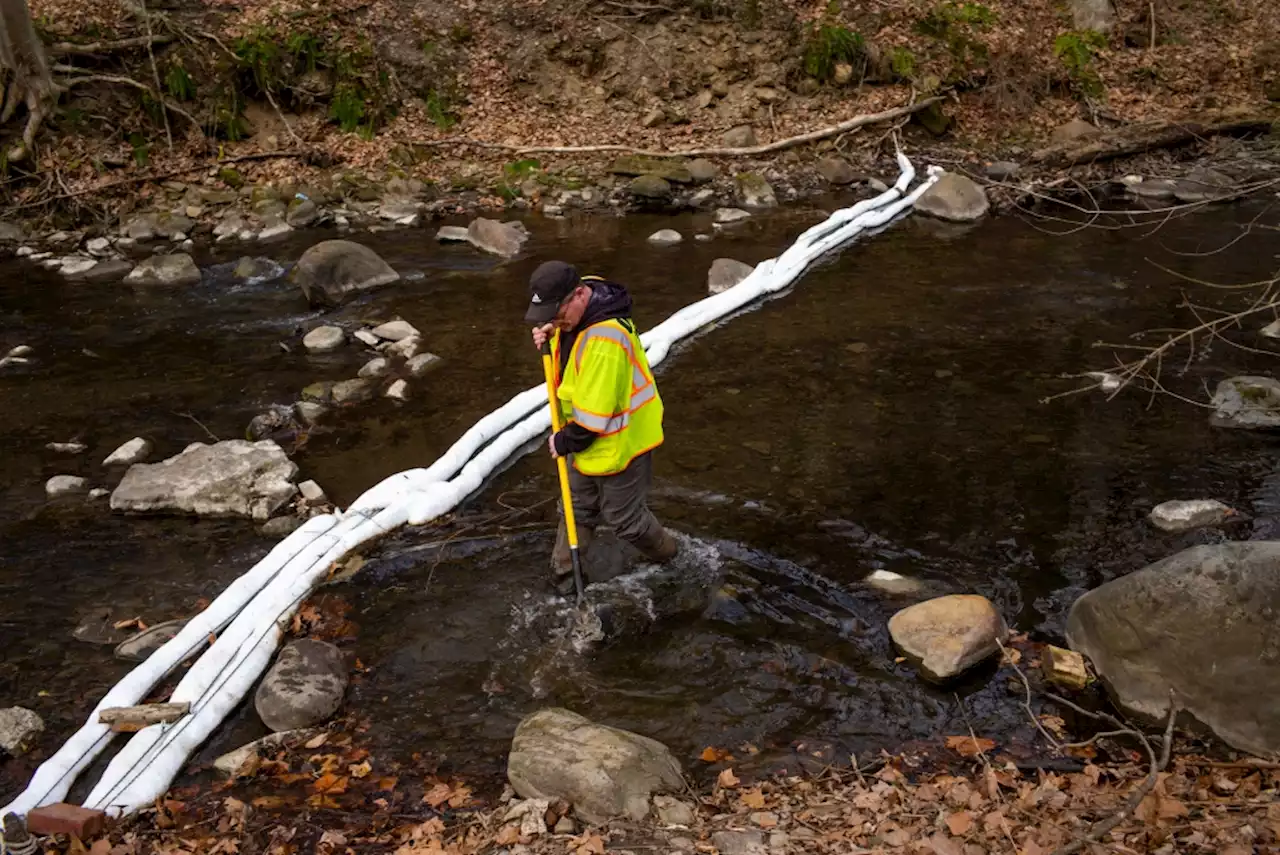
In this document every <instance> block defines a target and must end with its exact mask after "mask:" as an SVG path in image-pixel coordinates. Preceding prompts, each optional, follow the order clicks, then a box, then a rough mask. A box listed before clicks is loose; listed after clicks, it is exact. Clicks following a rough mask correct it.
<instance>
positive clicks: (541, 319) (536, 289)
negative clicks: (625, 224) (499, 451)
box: [525, 261, 677, 594]
mask: <svg viewBox="0 0 1280 855" xmlns="http://www.w3.org/2000/svg"><path fill="white" fill-rule="evenodd" d="M529 291H530V295H531V299H530V303H529V310H528V312H527V313H526V314H525V320H526V321H527V322H528V323H530V324H532V325H533V343H534V346H535V347H537V348H538V349H539V350H541V349H542V344H543V342H545V341H547V340H548V339H549V338H550V339H551V342H552V361H553V364H554V365H555V366H556V378H557V397H558V400H559V403H560V407H561V413H562V414H563V419H564V427H563V429H561V430H560V431H558V432H556V433H553V434H552V435H551V438H550V440H548V447H549V449H550V451H551V456H552V457H564V456H568V458H569V462H570V463H571V464H572V465H571V466H570V467H569V490H570V492H571V493H572V495H573V513H574V518H575V520H576V522H577V526H578V549H579V553H580V554H582V555H585V554H586V550H587V546H588V545H589V544H590V543H591V536H592V533H593V531H594V529H595V526H596V524H597V523H598V522H604V523H606V524H607V525H611V526H613V527H614V529H615V531H617V533H618V537H620V538H622V539H623V540H625V541H627V542H628V543H630V544H631V545H633V546H634V547H635V548H636V549H638V550H640V552H641V554H643V555H644V556H645V557H646V558H648V559H649V560H650V561H654V562H658V563H664V562H667V561H669V560H671V559H672V558H673V557H674V556H675V554H676V551H677V546H676V541H675V539H674V538H673V537H672V536H671V535H670V534H669V533H668V532H667V531H666V529H664V528H663V527H662V524H661V523H660V522H658V520H657V518H655V517H654V515H653V513H652V512H651V511H650V510H649V507H648V504H647V503H646V500H647V497H648V493H649V484H650V482H651V480H652V477H653V449H655V448H657V447H658V446H659V445H661V444H662V439H663V434H662V412H663V411H662V399H661V398H660V397H658V386H657V383H656V381H655V380H654V378H653V372H652V371H650V369H649V360H648V358H647V357H646V355H645V352H644V348H643V347H642V346H641V345H640V336H639V335H638V334H637V333H636V328H635V324H634V323H633V322H632V320H631V295H630V294H628V293H627V289H626V288H623V287H622V286H621V285H618V284H616V283H613V282H607V281H605V280H604V279H601V278H600V277H599V276H579V275H578V271H577V270H576V269H575V268H574V267H573V265H571V264H566V263H565V262H563V261H548V262H545V263H543V264H542V265H540V266H539V267H538V269H537V270H535V271H534V272H533V276H532V277H530V279H529ZM555 330H559V331H560V335H559V336H558V338H552V333H553V332H554V331H555ZM551 567H552V573H553V576H554V579H553V582H554V585H555V587H556V590H557V591H559V592H560V593H565V594H567V593H569V592H571V591H572V590H573V568H572V565H571V563H570V555H569V542H568V536H567V534H566V531H565V524H564V520H563V519H561V521H560V531H559V533H558V534H557V536H556V546H555V550H554V552H553V553H552V556H551Z"/></svg>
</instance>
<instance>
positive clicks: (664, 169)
mask: <svg viewBox="0 0 1280 855" xmlns="http://www.w3.org/2000/svg"><path fill="white" fill-rule="evenodd" d="M609 171H610V172H612V173H613V174H614V175H629V176H637V175H656V176H658V177H659V178H661V179H663V180H665V181H669V182H671V183H672V184H691V183H693V175H692V173H691V172H690V170H689V167H687V166H686V165H685V164H683V163H681V162H679V161H677V160H669V159H667V158H657V157H644V156H642V155H637V154H624V155H622V156H621V157H619V158H618V159H617V160H615V161H614V162H613V165H612V166H610V167H609Z"/></svg>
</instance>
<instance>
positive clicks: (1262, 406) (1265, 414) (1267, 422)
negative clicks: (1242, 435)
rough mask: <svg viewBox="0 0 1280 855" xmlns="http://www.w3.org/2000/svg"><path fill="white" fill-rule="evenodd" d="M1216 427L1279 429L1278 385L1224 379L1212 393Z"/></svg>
mask: <svg viewBox="0 0 1280 855" xmlns="http://www.w3.org/2000/svg"><path fill="white" fill-rule="evenodd" d="M1209 403H1210V404H1212V405H1213V414H1212V415H1211V416H1209V423H1210V424H1212V425H1214V426H1216V427H1230V428H1251V429H1253V430H1271V429H1275V428H1280V381H1277V380H1274V379H1273V378H1271V377H1250V376H1242V377H1228V378H1227V379H1226V380H1223V381H1222V382H1221V383H1219V384H1218V388H1217V389H1215V390H1214V392H1213V399H1212V400H1211V401H1210V402H1209Z"/></svg>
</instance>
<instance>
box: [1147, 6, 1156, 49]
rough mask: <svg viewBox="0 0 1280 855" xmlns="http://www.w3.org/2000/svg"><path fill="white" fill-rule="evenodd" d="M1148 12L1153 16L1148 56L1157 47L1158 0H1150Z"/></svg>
mask: <svg viewBox="0 0 1280 855" xmlns="http://www.w3.org/2000/svg"><path fill="white" fill-rule="evenodd" d="M1147 13H1148V14H1149V15H1150V16H1151V41H1149V42H1147V56H1148V57H1150V56H1151V54H1152V52H1154V51H1155V49H1156V0H1149V2H1148V3H1147Z"/></svg>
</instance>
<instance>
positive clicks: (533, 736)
mask: <svg viewBox="0 0 1280 855" xmlns="http://www.w3.org/2000/svg"><path fill="white" fill-rule="evenodd" d="M507 779H508V780H509V781H510V782H511V786H512V787H513V788H514V789H515V791H516V793H517V794H518V795H520V796H521V797H523V798H526V799H550V800H555V799H564V800H566V801H568V802H569V803H570V804H571V805H573V808H574V810H575V811H576V812H577V814H578V816H580V817H581V818H582V819H584V820H586V821H588V822H605V821H606V820H609V819H612V818H615V817H620V816H621V817H627V818H629V819H632V820H637V821H638V820H642V819H644V818H645V817H646V816H648V815H649V798H650V796H652V795H654V794H655V793H672V792H681V791H683V790H684V789H685V787H686V784H685V781H684V776H683V773H682V771H681V769H680V763H679V762H678V761H677V760H676V758H675V757H674V756H672V754H671V751H670V750H669V749H668V748H667V747H666V746H665V745H663V744H662V743H661V742H658V741H657V740H654V739H650V738H648V737H646V736H640V735H639V734H636V733H631V732H629V731H626V730H620V729H618V728H615V727H608V726H607V725H602V724H595V723H593V722H591V721H590V720H588V719H586V718H583V717H582V716H580V715H578V714H577V713H573V712H570V711H569V710H566V709H559V708H552V709H545V710H539V711H538V712H536V713H534V714H532V715H530V716H528V717H526V718H525V719H524V720H523V721H521V722H520V725H519V726H518V727H517V728H516V733H515V737H514V738H513V739H512V741H511V754H510V756H509V757H508V758H507Z"/></svg>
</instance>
